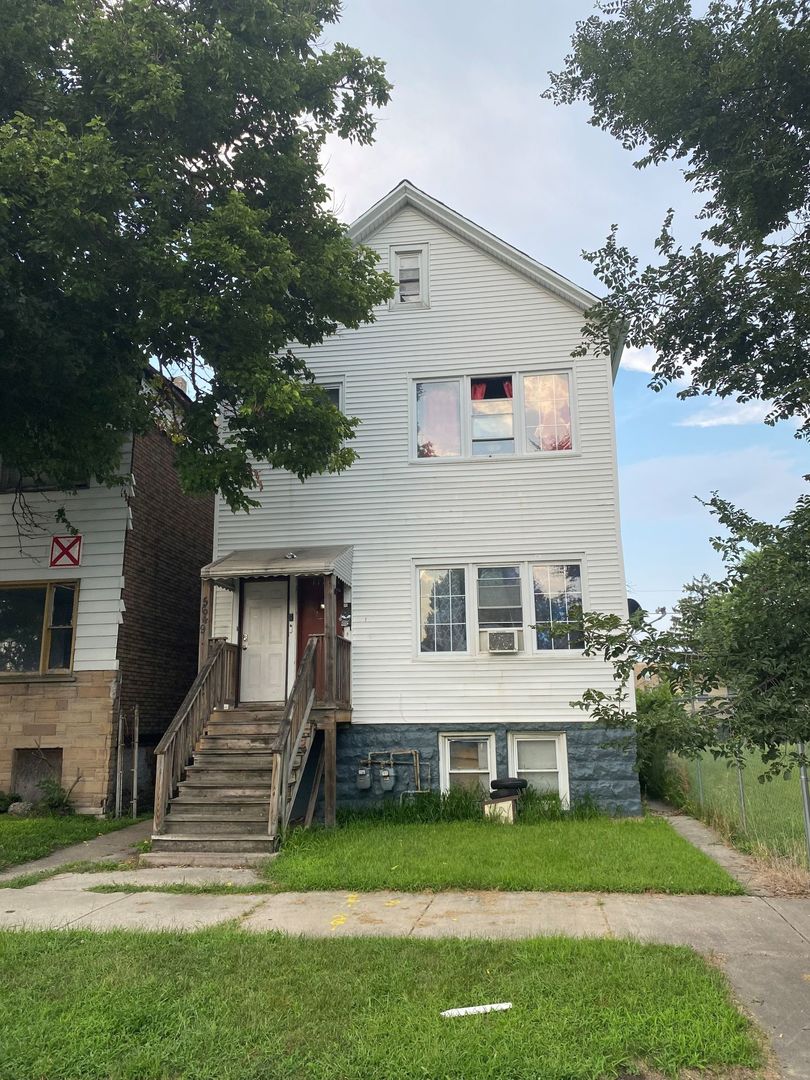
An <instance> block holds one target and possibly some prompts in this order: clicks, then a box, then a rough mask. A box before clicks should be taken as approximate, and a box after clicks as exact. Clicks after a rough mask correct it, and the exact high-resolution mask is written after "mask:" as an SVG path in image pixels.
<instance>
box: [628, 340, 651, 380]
mask: <svg viewBox="0 0 810 1080" xmlns="http://www.w3.org/2000/svg"><path fill="white" fill-rule="evenodd" d="M654 363H655V352H654V350H653V349H652V347H651V346H650V345H645V346H644V347H643V348H641V349H636V348H633V347H632V346H629V347H628V348H626V349H625V350H624V352H623V353H622V362H621V367H622V368H623V370H624V371H643V372H644V373H645V374H647V375H651V374H652V369H653V364H654Z"/></svg>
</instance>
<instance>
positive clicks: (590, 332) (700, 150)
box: [546, 0, 810, 437]
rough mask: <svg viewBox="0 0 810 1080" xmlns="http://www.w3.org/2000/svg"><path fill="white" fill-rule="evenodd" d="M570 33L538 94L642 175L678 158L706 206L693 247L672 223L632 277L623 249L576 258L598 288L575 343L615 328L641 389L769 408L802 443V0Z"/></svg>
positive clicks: (806, 387)
mask: <svg viewBox="0 0 810 1080" xmlns="http://www.w3.org/2000/svg"><path fill="white" fill-rule="evenodd" d="M597 12H598V13H597V14H594V15H593V16H591V17H590V18H588V19H586V20H585V21H583V22H580V23H579V24H578V25H577V27H576V32H575V33H574V36H573V39H572V50H571V53H570V55H569V56H568V57H567V58H566V61H565V65H564V67H563V70H562V71H561V72H559V73H557V74H551V85H550V88H549V89H548V90H547V92H546V96H547V97H548V98H550V99H551V100H552V101H554V102H556V103H557V104H561V105H562V104H569V103H572V102H576V101H584V102H586V103H587V104H588V105H589V106H590V108H591V110H592V115H591V120H590V122H591V124H593V125H594V126H596V127H599V128H602V129H603V130H605V131H607V132H609V133H610V134H612V135H613V136H614V137H615V138H616V139H618V140H619V141H620V142H621V143H622V145H623V146H624V147H626V148H627V149H628V150H631V151H640V155H641V156H640V157H639V159H638V161H637V165H638V167H639V168H643V167H644V166H648V165H654V164H658V163H660V162H662V161H665V160H675V161H683V162H684V164H685V177H686V180H687V181H688V182H689V183H691V185H692V186H693V188H694V190H695V191H696V192H698V193H700V194H701V195H702V196H703V197H704V198H705V205H704V207H703V213H702V217H703V218H704V220H705V227H704V230H703V233H702V238H701V241H700V242H699V243H697V244H695V245H693V246H691V247H683V246H681V245H680V244H679V243H678V240H677V237H676V234H675V231H674V223H673V214H672V212H671V211H670V212H669V213H668V214H667V215H666V218H665V221H664V224H663V228H662V231H661V234H660V236H659V237H658V240H657V242H656V248H657V251H658V255H659V258H658V261H657V262H655V263H654V264H651V265H647V266H643V265H642V264H641V262H640V261H639V259H638V257H637V256H634V255H633V254H632V253H631V252H630V251H629V250H628V248H627V247H625V246H623V245H622V244H620V243H619V240H618V235H617V228H616V226H614V227H613V230H612V232H611V235H610V236H609V238H608V240H607V243H606V244H605V246H604V247H603V248H602V249H601V250H599V251H596V252H593V253H590V254H588V255H586V258H587V259H589V261H590V262H591V263H592V264H593V266H594V270H595V273H596V275H597V277H598V278H599V279H600V280H601V281H602V282H603V284H604V285H605V286H606V288H607V296H606V298H605V299H604V300H603V301H602V302H601V303H600V304H599V305H597V307H596V308H595V309H594V310H593V311H592V312H591V317H590V319H589V323H588V329H587V337H588V339H589V341H590V342H591V343H592V344H595V345H596V346H597V347H598V348H601V349H607V348H609V343H610V331H611V327H612V326H613V325H614V323H615V322H616V320H617V319H618V320H621V321H623V322H624V324H625V326H626V328H627V340H628V342H629V343H630V344H631V345H634V346H637V347H642V346H651V347H652V349H654V351H655V357H656V359H655V366H654V369H653V377H652V382H651V384H650V385H651V386H652V388H653V389H655V390H660V389H661V388H662V387H663V386H665V385H666V384H667V383H671V382H672V381H674V380H676V379H683V378H686V379H687V380H688V385H687V386H686V388H684V389H682V390H681V391H680V392H679V396H680V397H691V396H695V395H698V394H715V395H718V396H720V397H729V396H732V397H735V398H736V399H737V400H738V401H741V402H745V401H750V400H752V399H755V398H761V399H764V400H766V401H769V402H771V404H772V408H771V411H770V413H769V415H768V418H767V422H769V423H775V422H776V421H777V420H779V419H784V418H788V417H798V418H799V419H800V421H801V424H800V433H801V434H802V435H804V436H805V437H810V365H808V362H807V357H808V346H810V236H809V235H808V214H809V212H810V199H809V197H808V196H809V194H810V140H808V122H809V121H810V6H808V4H807V3H806V0H712V2H711V3H709V5H708V8H707V9H706V10H705V13H703V14H700V15H696V14H694V13H693V11H692V4H691V3H690V2H689V0H617V2H606V3H603V4H601V5H599V6H598V9H597Z"/></svg>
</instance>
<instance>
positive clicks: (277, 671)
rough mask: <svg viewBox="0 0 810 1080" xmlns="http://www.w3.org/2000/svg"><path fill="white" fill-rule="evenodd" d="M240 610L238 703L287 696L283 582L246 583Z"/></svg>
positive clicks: (285, 621)
mask: <svg viewBox="0 0 810 1080" xmlns="http://www.w3.org/2000/svg"><path fill="white" fill-rule="evenodd" d="M244 590H245V591H244V597H243V606H242V674H241V679H240V688H239V698H240V700H241V701H284V700H285V698H286V696H287V633H288V630H287V627H288V620H287V582H286V581H246V582H245V586H244Z"/></svg>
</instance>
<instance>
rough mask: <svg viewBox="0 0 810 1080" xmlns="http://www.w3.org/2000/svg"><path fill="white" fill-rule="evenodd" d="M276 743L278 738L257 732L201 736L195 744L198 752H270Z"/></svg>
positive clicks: (217, 733) (274, 735)
mask: <svg viewBox="0 0 810 1080" xmlns="http://www.w3.org/2000/svg"><path fill="white" fill-rule="evenodd" d="M277 742H278V736H277V735H276V734H275V733H273V734H265V733H258V732H245V733H243V732H235V733H230V732H229V733H228V734H220V733H219V732H218V731H217V732H216V734H214V733H212V734H209V735H203V736H202V737H201V739H200V741H199V742H198V743H197V749H198V750H216V751H218V752H221V751H223V750H272V749H273V748H274V747H275V745H276V743H277Z"/></svg>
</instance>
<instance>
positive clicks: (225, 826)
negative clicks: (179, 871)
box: [152, 705, 314, 854]
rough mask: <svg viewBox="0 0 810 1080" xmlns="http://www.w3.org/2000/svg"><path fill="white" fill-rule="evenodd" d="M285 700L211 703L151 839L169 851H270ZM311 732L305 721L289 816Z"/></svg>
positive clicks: (274, 841)
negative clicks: (230, 705)
mask: <svg viewBox="0 0 810 1080" xmlns="http://www.w3.org/2000/svg"><path fill="white" fill-rule="evenodd" d="M284 708H285V707H284V706H283V705H280V706H278V707H276V708H258V707H257V708H247V707H240V708H238V709H223V708H220V709H214V711H213V712H212V713H211V715H210V718H209V720H208V723H207V724H206V725H205V728H204V730H203V734H202V735H201V737H200V739H199V740H198V742H197V745H196V747H195V750H194V754H193V758H192V764H191V765H189V766H188V768H187V769H186V778H185V780H181V781H180V783H179V784H178V793H177V795H175V796H174V797H173V798H172V799H171V800H170V802H169V810H168V813H167V815H166V821H165V831H164V832H163V833H161V834H159V835H157V836H154V837H153V838H152V850H153V851H154V852H157V853H164V852H176V853H179V852H186V853H187V852H202V851H205V852H232V853H239V854H244V853H246V852H253V853H257V852H264V853H266V854H269V853H271V852H272V851H273V850H274V848H275V846H276V844H277V839H278V838H277V837H276V836H274V835H271V834H270V833H269V831H268V830H269V825H270V817H271V814H270V811H271V803H272V801H273V797H274V791H273V763H274V760H275V757H276V755H277V754H279V753H280V749H281V748H280V745H279V734H280V730H281V725H282V720H283V716H284ZM313 737H314V732H313V730H312V728H311V727H307V728H306V729H305V731H304V733H303V735H302V738H301V740H300V742H299V744H298V746H297V747H296V751H295V756H294V757H293V759H292V761H291V763H290V766H291V767H290V782H289V784H288V786H287V791H286V805H285V807H283V808H282V810H286V813H285V814H283V815H280V816H283V817H285V818H288V817H289V815H290V813H291V811H292V806H293V804H294V802H295V797H296V795H297V794H298V788H299V786H300V782H301V777H302V775H303V771H304V766H305V765H306V762H307V758H308V757H309V752H310V749H311V747H312V742H313Z"/></svg>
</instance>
